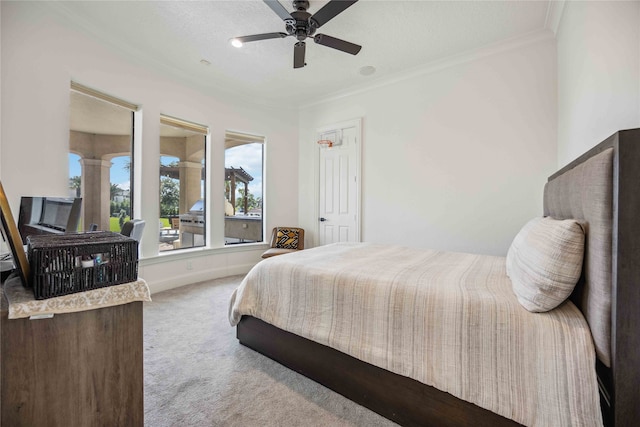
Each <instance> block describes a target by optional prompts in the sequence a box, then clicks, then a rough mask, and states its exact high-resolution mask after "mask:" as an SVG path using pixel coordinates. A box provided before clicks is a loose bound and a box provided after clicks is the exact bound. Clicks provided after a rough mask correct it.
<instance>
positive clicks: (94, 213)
mask: <svg viewBox="0 0 640 427" xmlns="http://www.w3.org/2000/svg"><path fill="white" fill-rule="evenodd" d="M80 164H81V165H82V211H83V216H82V221H83V222H82V226H83V228H84V229H85V230H87V229H88V228H89V224H91V223H94V224H98V230H107V231H108V230H109V227H110V225H109V217H110V212H109V208H110V206H109V203H110V201H111V200H110V199H111V182H110V179H109V178H110V173H111V162H110V161H108V160H99V159H80Z"/></svg>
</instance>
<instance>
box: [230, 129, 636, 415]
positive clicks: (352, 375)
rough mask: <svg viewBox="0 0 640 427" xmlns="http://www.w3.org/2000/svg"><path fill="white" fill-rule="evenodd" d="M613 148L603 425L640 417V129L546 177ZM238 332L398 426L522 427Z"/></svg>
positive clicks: (316, 353)
mask: <svg viewBox="0 0 640 427" xmlns="http://www.w3.org/2000/svg"><path fill="white" fill-rule="evenodd" d="M608 148H613V150H614V151H613V194H612V203H613V207H612V213H613V218H612V220H613V224H612V228H613V231H612V242H613V243H612V254H611V255H612V266H611V268H612V283H611V286H612V306H611V324H612V327H611V363H610V365H611V367H610V368H608V367H606V366H605V365H604V364H603V363H602V362H601V361H599V360H598V361H597V367H596V370H597V374H598V384H599V388H600V396H601V399H600V400H601V408H602V413H603V419H604V424H605V426H618V427H623V426H629V425H634V423H636V422H637V420H639V419H640V405H639V403H640V402H638V396H640V129H633V130H625V131H620V132H617V133H615V134H614V135H612V136H611V137H609V138H607V139H606V140H605V141H603V142H602V143H600V144H598V145H597V146H595V147H594V148H592V149H591V150H589V151H588V152H587V153H585V154H584V155H582V156H581V157H579V158H578V159H576V160H575V161H573V162H572V163H570V164H569V165H567V166H566V167H564V168H562V169H561V170H560V171H558V172H557V173H555V174H554V175H552V176H551V177H549V182H551V181H552V180H554V179H556V178H557V177H560V176H562V175H563V174H564V173H566V172H568V171H570V170H572V169H573V168H575V167H576V166H578V165H580V164H582V163H583V162H585V161H586V160H588V159H590V158H591V157H593V156H595V155H596V154H599V153H601V152H603V151H604V150H606V149H608ZM545 209H546V208H545ZM578 306H580V305H579V304H578ZM237 337H238V340H239V341H240V343H242V344H244V345H246V346H247V347H250V348H252V349H254V350H256V351H258V352H260V353H262V354H264V355H265V356H267V357H269V358H271V359H273V360H275V361H277V362H279V363H281V364H283V365H284V366H287V367H288V368H290V369H293V370H295V371H296V372H299V373H301V374H302V375H305V376H306V377H309V378H311V379H313V380H315V381H317V382H319V383H320V384H322V385H324V386H326V387H328V388H330V389H332V390H334V391H336V392H338V393H340V394H342V395H343V396H345V397H347V398H348V399H350V400H353V401H354V402H356V403H359V404H361V405H363V406H365V407H367V408H369V409H371V410H373V411H375V412H377V413H379V414H380V415H382V416H384V417H386V418H388V419H390V420H392V421H395V422H396V423H398V424H401V425H406V426H413V425H416V426H418V425H420V426H424V425H438V426H492V427H497V426H512V425H517V424H516V423H515V422H513V421H512V420H508V419H506V418H503V417H501V416H500V415H497V414H495V413H493V412H490V411H487V410H485V409H483V408H480V407H478V406H476V405H474V404H472V403H469V402H465V401H463V400H460V399H458V398H455V397H453V396H452V395H450V394H449V393H446V392H442V391H440V390H438V389H435V388H433V387H430V386H427V385H425V384H422V383H420V382H418V381H415V380H413V379H411V378H407V377H404V376H401V375H397V374H394V373H391V372H389V371H386V370H384V369H381V368H378V367H376V366H373V365H371V364H368V363H366V362H363V361H360V360H358V359H355V358H353V357H351V356H349V355H346V354H344V353H341V352H339V351H337V350H335V349H332V348H330V347H327V346H324V345H322V344H318V343H316V342H314V341H311V340H308V339H306V338H303V337H300V336H297V335H295V334H292V333H290V332H286V331H283V330H281V329H279V328H276V327H274V326H272V325H270V324H268V323H265V322H263V321H262V320H260V319H257V318H254V317H250V316H244V317H243V318H242V320H241V321H240V323H239V324H238V326H237Z"/></svg>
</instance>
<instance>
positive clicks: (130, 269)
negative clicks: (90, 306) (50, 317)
mask: <svg viewBox="0 0 640 427" xmlns="http://www.w3.org/2000/svg"><path fill="white" fill-rule="evenodd" d="M27 253H28V257H29V264H30V266H31V277H30V280H29V282H30V284H31V286H33V294H34V296H35V298H36V299H46V298H52V297H57V296H60V295H67V294H71V293H74V292H83V291H88V290H91V289H97V288H103V287H105V286H113V285H119V284H121V283H128V282H133V281H135V280H137V279H138V242H137V241H136V240H134V239H131V238H129V237H126V236H123V235H121V234H118V233H112V232H109V231H93V232H87V233H66V234H55V235H41V236H39V235H34V236H28V237H27Z"/></svg>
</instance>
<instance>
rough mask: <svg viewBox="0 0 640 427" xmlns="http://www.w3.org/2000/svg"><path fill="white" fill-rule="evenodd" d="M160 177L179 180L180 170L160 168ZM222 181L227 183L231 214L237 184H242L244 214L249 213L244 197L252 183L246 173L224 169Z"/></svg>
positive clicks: (234, 169)
mask: <svg viewBox="0 0 640 427" xmlns="http://www.w3.org/2000/svg"><path fill="white" fill-rule="evenodd" d="M160 175H162V176H166V177H169V178H173V179H180V168H179V167H178V166H160ZM202 179H205V170H204V168H203V169H202ZM224 180H225V181H229V195H228V199H229V202H230V203H231V206H233V213H234V214H235V212H236V186H237V183H238V182H241V183H243V184H244V194H245V198H244V212H245V213H247V212H248V211H249V205H248V198H247V197H246V195H247V194H248V190H249V182H251V181H253V177H252V176H251V175H249V173H248V172H247V171H245V170H244V169H242V168H241V167H240V168H234V167H230V168H224Z"/></svg>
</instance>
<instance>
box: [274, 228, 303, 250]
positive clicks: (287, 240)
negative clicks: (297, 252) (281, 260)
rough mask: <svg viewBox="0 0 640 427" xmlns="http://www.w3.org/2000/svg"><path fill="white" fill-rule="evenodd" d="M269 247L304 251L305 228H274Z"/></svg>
mask: <svg viewBox="0 0 640 427" xmlns="http://www.w3.org/2000/svg"><path fill="white" fill-rule="evenodd" d="M269 246H271V247H272V248H280V249H304V228H300V227H274V228H273V231H272V232H271V242H270V244H269Z"/></svg>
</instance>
